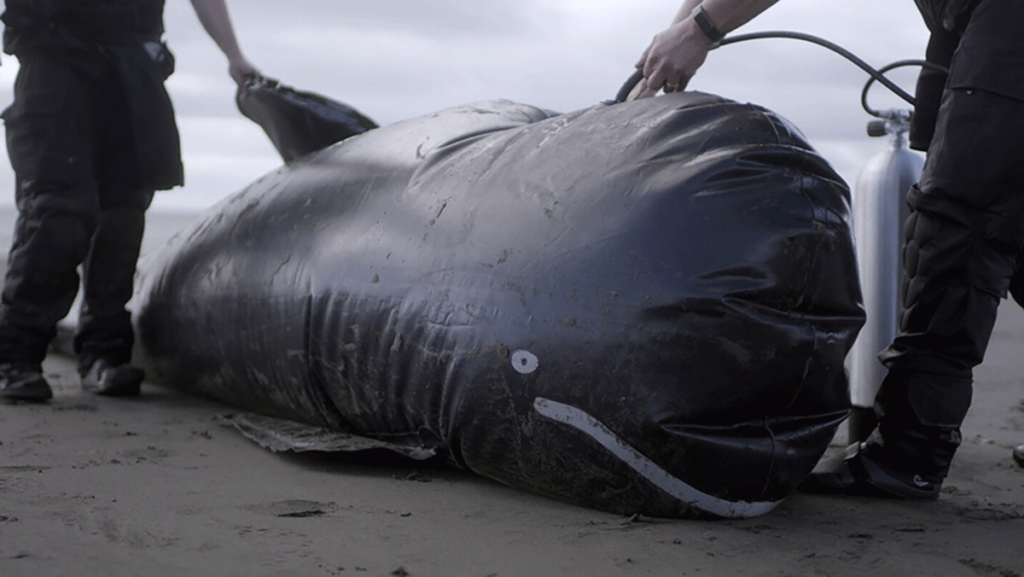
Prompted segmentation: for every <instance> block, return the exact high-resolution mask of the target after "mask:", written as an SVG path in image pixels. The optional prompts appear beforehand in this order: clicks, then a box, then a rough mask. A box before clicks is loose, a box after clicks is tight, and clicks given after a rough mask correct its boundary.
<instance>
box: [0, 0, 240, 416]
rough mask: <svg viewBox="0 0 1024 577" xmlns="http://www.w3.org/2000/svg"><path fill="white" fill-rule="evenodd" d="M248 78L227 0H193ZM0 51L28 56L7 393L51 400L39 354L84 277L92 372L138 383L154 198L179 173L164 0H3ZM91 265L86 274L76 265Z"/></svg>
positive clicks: (2, 373)
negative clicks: (138, 275)
mask: <svg viewBox="0 0 1024 577" xmlns="http://www.w3.org/2000/svg"><path fill="white" fill-rule="evenodd" d="M192 4H193V7H194V9H195V11H196V14H197V15H198V16H199V19H200V21H201V22H202V24H203V26H204V28H205V29H206V31H207V32H208V33H209V34H210V36H211V38H213V40H214V41H215V42H216V43H217V45H218V46H219V47H220V48H221V50H222V51H223V52H224V54H225V55H226V56H227V58H228V62H229V74H230V75H231V76H232V78H234V79H235V81H236V82H237V83H239V85H241V83H242V82H243V79H244V78H245V77H246V76H248V75H250V74H256V69H255V68H254V67H253V66H252V65H251V64H250V63H249V62H248V60H247V59H246V58H245V57H244V56H243V55H242V52H241V51H240V50H239V48H238V44H237V42H236V40H235V35H234V31H233V29H232V27H231V23H230V19H229V17H228V12H227V8H226V6H225V4H224V0H192ZM5 8H6V9H5V11H4V13H3V15H2V17H0V18H2V20H3V22H4V51H5V52H7V53H8V54H13V55H15V56H17V58H18V60H19V63H20V67H19V70H18V75H17V79H16V81H15V86H14V102H13V103H12V104H11V106H10V107H9V108H8V109H7V110H5V111H4V112H3V119H4V121H5V124H6V130H7V148H8V154H9V155H10V160H11V165H12V167H13V169H14V173H15V177H16V187H17V188H16V192H15V198H16V201H17V207H18V219H17V222H16V225H15V230H14V239H13V243H12V246H11V250H10V255H9V259H8V263H7V272H6V277H5V283H4V288H3V293H2V302H0V398H3V399H6V400H15V401H45V400H47V399H49V398H51V397H52V395H53V393H52V391H51V389H50V386H49V384H48V383H47V382H46V379H45V378H44V377H43V374H42V370H41V363H42V361H43V359H44V357H45V355H46V350H47V347H48V345H49V343H50V341H51V340H52V339H53V338H54V336H55V335H56V325H57V322H58V321H59V320H60V319H61V318H63V317H64V316H65V315H66V314H67V313H68V311H69V309H70V308H71V305H72V303H73V301H74V298H75V295H76V294H77V292H78V289H79V283H80V282H81V285H82V289H83V295H82V296H83V304H82V308H81V312H80V317H79V324H78V329H77V332H76V334H75V340H74V347H75V351H76V352H77V354H78V367H79V373H80V375H81V383H82V386H83V387H84V388H85V389H86V390H89V391H93V392H96V393H99V394H106V395H134V394H138V392H139V385H140V384H141V382H142V380H143V376H144V375H143V373H142V370H141V369H139V368H137V367H133V366H131V365H130V364H129V363H130V360H131V351H132V346H133V342H134V335H133V332H132V326H131V319H130V314H129V313H128V312H127V311H126V310H125V305H126V304H127V302H128V300H129V299H130V298H131V295H132V290H133V278H134V274H135V267H136V261H137V259H138V256H139V248H140V245H141V241H142V234H143V228H144V221H145V211H146V209H147V208H148V207H149V204H150V202H151V200H152V198H153V193H154V191H155V190H164V189H170V188H173V187H175V186H179V185H181V184H182V183H183V170H182V164H181V153H180V144H179V139H178V131H177V127H176V124H175V120H174V111H173V108H172V105H171V101H170V98H169V97H168V95H167V92H166V90H165V89H164V80H166V78H167V77H168V76H169V75H170V74H171V73H172V72H173V67H174V62H173V57H172V55H171V53H170V52H169V51H168V50H167V47H166V45H164V44H163V42H162V41H161V37H162V35H163V9H164V0H6V6H5ZM79 265H81V271H82V277H81V279H80V278H79V274H78V267H79Z"/></svg>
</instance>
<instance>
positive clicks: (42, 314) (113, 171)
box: [0, 48, 153, 369]
mask: <svg viewBox="0 0 1024 577" xmlns="http://www.w3.org/2000/svg"><path fill="white" fill-rule="evenodd" d="M19 60H20V65H21V66H20V69H19V71H18V76H17V80H16V84H15V99H14V103H13V104H12V105H11V107H10V108H8V109H7V110H6V111H5V112H4V115H3V118H4V120H5V123H6V128H7V147H8V153H9V155H10V160H11V165H12V166H13V168H14V172H15V175H16V185H17V190H16V200H17V206H18V220H17V224H16V229H15V231H14V240H13V244H12V247H11V251H10V255H9V259H8V263H7V273H6V278H5V283H4V289H3V293H2V305H0V362H17V363H30V364H38V363H40V362H41V361H42V359H43V358H44V356H45V354H46V349H47V346H48V344H49V342H50V341H51V340H52V339H53V337H54V335H55V333H56V324H57V322H58V321H59V320H60V319H61V318H63V317H64V316H65V315H67V313H68V311H69V310H70V308H71V306H72V304H73V301H74V299H75V296H76V294H77V292H78V289H79V284H80V282H81V285H82V289H83V295H82V296H83V300H82V308H81V312H80V318H79V324H78V327H79V328H78V333H77V335H76V339H75V347H76V349H77V351H78V353H79V366H80V369H85V368H88V366H89V365H90V364H91V363H92V362H93V361H94V360H95V359H97V358H98V357H101V356H102V357H106V358H108V359H110V360H111V361H113V362H114V363H115V364H116V363H124V362H127V361H128V360H129V359H130V356H131V349H132V345H133V334H132V326H131V322H130V317H129V313H128V312H127V311H126V310H125V304H126V303H127V302H128V300H129V299H130V298H131V295H132V288H133V287H132V284H133V279H134V274H135V266H136V260H137V259H138V256H139V248H140V244H141V240H142V233H143V228H144V218H145V217H144V215H145V211H146V209H147V208H148V206H149V204H150V202H151V200H152V198H153V192H152V190H147V189H145V188H143V186H142V184H141V181H140V178H139V175H138V174H137V172H138V171H137V170H136V166H137V165H138V160H137V154H136V150H135V148H136V146H135V142H136V139H135V138H134V136H133V132H132V130H133V126H132V120H131V114H130V112H129V109H130V106H129V103H128V102H127V97H126V95H125V90H124V89H123V87H122V86H123V83H122V82H121V81H120V80H119V76H118V72H117V69H116V66H115V65H114V64H113V63H112V62H111V59H110V58H108V57H106V56H105V55H104V53H103V52H102V51H101V50H100V49H98V48H96V49H92V48H90V49H81V48H75V49H71V48H69V49H67V50H60V49H51V50H41V51H34V52H31V53H29V54H19ZM79 266H81V269H80V270H81V273H82V278H81V279H80V278H79V273H78V270H79Z"/></svg>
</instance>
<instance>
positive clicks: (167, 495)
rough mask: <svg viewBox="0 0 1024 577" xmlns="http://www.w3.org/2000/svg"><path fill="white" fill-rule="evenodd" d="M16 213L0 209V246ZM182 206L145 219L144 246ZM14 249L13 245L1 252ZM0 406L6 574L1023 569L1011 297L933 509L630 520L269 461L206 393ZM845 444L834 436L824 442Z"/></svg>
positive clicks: (368, 462)
mask: <svg viewBox="0 0 1024 577" xmlns="http://www.w3.org/2000/svg"><path fill="white" fill-rule="evenodd" d="M11 218H12V211H11V210H6V211H4V210H0V243H3V245H4V247H6V246H9V237H4V235H6V234H9V231H10V224H9V223H10V222H11ZM191 218H192V217H191V216H190V215H171V214H163V215H162V214H151V215H150V225H149V231H148V233H147V239H146V243H145V247H144V252H149V251H152V250H156V249H157V248H158V247H159V246H161V245H162V244H163V242H164V241H165V240H166V239H167V238H168V237H169V236H170V235H171V234H173V232H174V231H175V230H177V229H178V227H180V226H181V225H182V224H184V223H186V222H188V221H189V220H191ZM4 250H6V249H4ZM44 369H45V371H46V373H47V378H48V379H50V381H51V383H52V384H53V385H54V388H55V393H56V397H55V399H54V400H53V402H51V403H49V404H47V405H0V575H3V576H5V577H15V576H22V575H24V576H32V577H40V576H50V575H75V576H89V575H97V576H98V575H104V576H105V575H147V576H171V575H247V576H251V575H335V576H337V575H357V576H358V575H366V576H377V575H380V576H391V575H396V576H400V575H411V576H437V577H459V576H467V577H487V576H546V575H551V576H556V575H581V576H582V575H587V576H594V575H598V576H603V575H616V576H618V575H623V576H629V575H658V576H661V575H688V576H696V575H705V576H708V575H735V576H747V575H749V576H762V575H764V576H767V575H773V576H774V575H830V576H844V575H850V576H853V575H857V576H862V575H865V574H869V575H877V576H886V575H911V574H913V575H936V576H939V575H941V576H983V577H986V576H992V577H1021V576H1024V468H1021V467H1018V466H1016V465H1015V464H1014V463H1013V461H1012V459H1011V457H1010V452H1011V449H1012V447H1013V446H1015V445H1016V444H1019V443H1022V442H1024V312H1022V311H1021V310H1020V308H1018V307H1017V306H1016V305H1015V304H1014V303H1013V302H1012V301H1004V303H1003V306H1002V309H1001V311H1000V318H999V322H998V324H997V327H996V331H995V334H994V336H993V339H992V344H991V346H990V349H989V354H988V357H987V359H986V361H985V363H984V364H983V365H982V366H981V367H979V368H978V369H977V371H976V391H975V402H974V406H973V407H972V409H971V413H970V415H969V416H968V420H967V422H966V424H965V426H964V438H965V442H964V445H963V447H962V448H961V450H960V452H959V454H958V457H957V460H956V462H955V464H954V467H953V470H952V472H951V476H950V478H949V479H948V480H947V483H946V486H945V488H944V491H943V495H942V497H941V499H940V500H939V501H937V502H934V503H905V502H897V501H885V500H871V499H864V498H845V497H838V498H837V497H822V496H813V495H802V494H797V495H794V496H793V497H791V498H790V499H789V500H787V501H786V502H785V503H783V504H782V505H781V506H780V507H779V508H778V509H777V510H776V511H775V512H773V513H770V514H768V515H766V516H763V517H760V518H756V519H750V520H742V521H714V522H708V521H700V522H698V521H679V520H665V519H651V518H646V517H640V518H626V517H621V516H616V515H609V514H605V513H601V512H597V511H592V510H588V509H582V508H579V507H574V506H571V505H566V504H563V503H559V502H556V501H552V500H549V499H546V498H542V497H537V496H534V495H530V494H527V493H523V492H520V491H517V490H513V489H510V488H507V487H504V486H502V485H499V484H497V483H494V482H491V481H488V480H485V479H481V478H479V477H476V476H474V475H472V474H469V473H466V472H463V471H459V470H455V469H451V468H448V467H444V466H441V465H429V464H428V465H424V464H421V463H412V462H407V461H402V460H400V459H397V458H394V457H389V456H384V455H378V454H367V455H362V456H356V457H353V456H338V455H324V454H314V455H309V454H305V455H289V454H274V453H270V452H268V451H265V450H263V449H261V448H260V447H258V446H256V445H255V444H253V443H251V442H249V441H247V440H246V439H244V438H243V437H242V436H241V435H240V434H238V433H236V432H235V431H234V430H233V429H228V428H224V427H222V426H220V425H218V424H217V423H216V422H215V418H216V416H217V415H221V414H225V413H229V412H231V408H230V407H226V406H223V405H220V404H217V403H214V402H211V401H207V400H204V399H199V398H195V397H191V396H187V395H184V394H181V393H178V392H175V391H172V390H168V389H165V388H161V387H157V386H154V385H151V384H148V383H147V384H144V386H143V395H142V396H141V397H139V398H137V399H107V398H100V397H95V396H92V395H89V394H86V393H83V392H82V391H81V390H80V389H79V385H78V379H77V375H76V374H75V371H74V361H73V360H72V359H70V358H68V357H65V356H61V355H58V354H52V355H50V357H49V358H48V359H47V361H46V363H45V365H44ZM839 445H840V443H839V442H838V441H837V443H836V448H838V447H839Z"/></svg>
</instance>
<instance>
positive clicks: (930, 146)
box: [630, 0, 1024, 500]
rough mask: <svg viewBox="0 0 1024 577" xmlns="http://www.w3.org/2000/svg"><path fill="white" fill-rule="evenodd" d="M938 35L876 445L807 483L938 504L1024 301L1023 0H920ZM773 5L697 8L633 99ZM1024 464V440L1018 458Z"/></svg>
mask: <svg viewBox="0 0 1024 577" xmlns="http://www.w3.org/2000/svg"><path fill="white" fill-rule="evenodd" d="M916 2H917V6H918V8H919V11H920V12H921V14H922V16H923V18H924V20H925V22H926V24H927V26H928V28H929V30H930V32H931V38H930V41H929V45H928V50H927V58H928V59H929V60H930V61H932V62H935V63H937V64H939V65H941V66H943V67H947V68H948V74H947V73H943V72H936V71H934V70H930V69H926V70H924V71H923V72H922V73H921V76H920V77H919V80H918V86H917V96H916V100H917V106H916V110H915V114H914V121H913V130H912V134H911V140H912V146H914V147H915V148H917V149H919V150H927V153H928V156H927V160H926V163H925V167H924V171H923V174H922V176H921V179H920V182H919V183H918V184H917V185H915V186H914V187H913V188H912V190H911V191H910V193H909V195H908V202H909V204H910V208H911V214H910V217H909V218H908V220H907V223H906V226H905V239H904V247H903V250H904V263H905V264H904V278H903V288H902V295H901V298H902V300H903V311H904V312H903V314H902V316H901V318H900V331H899V334H898V335H897V337H896V338H895V339H894V341H893V343H892V344H891V345H890V346H889V347H887V348H886V350H884V351H882V352H881V354H880V355H879V358H880V360H881V361H882V362H883V363H884V364H885V365H886V366H887V367H888V369H889V371H888V374H887V376H886V378H885V380H884V381H883V383H882V385H881V387H880V389H879V392H878V395H877V397H876V402H875V411H876V413H877V415H878V419H879V425H878V428H877V429H876V430H875V431H874V432H873V433H872V435H871V436H870V437H869V438H868V440H867V441H865V442H862V443H857V444H855V445H852V446H851V447H849V448H848V449H847V451H846V452H845V454H843V455H840V456H839V457H838V458H836V459H834V460H830V461H828V462H824V463H822V464H820V466H819V467H818V471H817V472H815V473H813V474H812V475H811V476H810V478H809V479H807V481H806V482H805V483H804V484H803V485H802V489H803V490H806V491H811V492H820V493H844V494H861V495H872V496H886V497H895V498H902V499H917V500H931V499H935V498H937V497H938V495H939V492H940V489H941V487H942V483H943V481H944V479H945V477H946V475H947V473H948V471H949V466H950V463H951V462H952V459H953V455H954V453H955V452H956V449H957V447H958V446H959V445H960V442H961V435H960V425H961V424H962V422H963V420H964V418H965V417H966V414H967V410H968V408H969V407H970V403H971V395H972V383H973V377H972V372H973V368H974V367H975V366H977V365H978V364H979V363H981V361H982V359H983V357H984V353H985V349H986V348H987V346H988V341H989V338H990V336H991V334H992V328H993V326H994V324H995V319H996V310H997V307H998V305H999V302H1000V300H1001V299H1003V298H1006V296H1007V294H1008V293H1009V294H1011V295H1012V296H1013V297H1014V299H1015V300H1016V301H1017V302H1018V303H1021V304H1024V273H1022V274H1017V271H1018V270H1022V271H1024V263H1022V262H1020V261H1021V255H1022V248H1024V162H1022V159H1024V139H1022V138H1021V137H1020V135H1021V134H1024V36H1021V33H1020V23H1021V22H1024V2H1019V1H1018V0H916ZM772 3H773V2H772V0H703V2H702V3H701V2H700V0H688V1H687V2H686V3H684V5H683V9H682V10H680V12H679V15H678V16H677V18H676V20H675V22H674V23H673V25H672V26H671V27H670V28H668V29H667V30H665V31H664V32H662V33H660V34H658V35H657V36H655V38H654V41H653V42H652V43H651V45H650V47H648V48H647V50H646V51H645V52H644V54H643V56H642V57H641V59H640V62H638V64H637V67H638V68H640V69H641V70H643V72H644V77H645V78H644V80H643V81H641V83H640V84H639V85H638V86H637V88H636V89H635V90H634V91H633V93H632V94H631V95H630V98H631V99H635V98H642V97H646V96H651V95H653V94H654V93H656V92H657V91H658V90H659V89H664V90H665V91H666V92H672V91H675V90H681V89H682V88H683V87H685V85H686V82H687V81H688V80H689V78H690V77H691V76H692V75H693V74H694V73H695V72H696V70H697V68H699V67H700V65H701V64H702V63H703V62H704V58H705V57H706V55H707V51H708V49H709V47H710V46H711V45H712V44H713V43H714V42H715V41H717V40H719V39H720V38H721V35H722V33H724V32H729V31H730V30H732V29H734V28H736V27H737V26H739V25H740V24H742V23H743V22H746V21H747V20H749V19H751V18H753V17H755V16H756V15H757V14H759V13H760V12H762V11H763V10H764V9H766V8H767V7H769V6H770V5H771V4H772ZM1015 458H1016V459H1017V460H1018V461H1020V462H1022V464H1024V446H1022V447H1021V448H1019V449H1018V450H1017V451H1015Z"/></svg>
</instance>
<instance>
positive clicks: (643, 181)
mask: <svg viewBox="0 0 1024 577" xmlns="http://www.w3.org/2000/svg"><path fill="white" fill-rule="evenodd" d="M848 200H849V199H848V189H847V187H846V185H845V184H844V183H843V182H842V180H841V179H840V177H839V176H837V175H836V173H835V172H833V170H832V169H831V168H830V167H829V165H828V164H827V163H826V162H825V161H824V160H823V159H822V158H821V157H820V156H818V155H817V154H816V153H815V152H814V151H813V150H812V149H811V148H810V146H809V145H808V144H807V143H806V142H805V140H804V139H803V137H802V136H801V135H800V134H799V133H798V132H797V131H796V130H795V129H794V128H793V127H792V126H791V125H789V124H788V123H787V122H786V121H784V120H782V119H780V118H779V117H778V116H776V115H774V114H773V113H771V112H769V111H766V110H764V109H762V108H759V107H756V106H751V105H743V104H737V103H734V102H730V101H727V100H723V99H720V98H718V97H714V96H710V95H704V94H697V93H685V94H676V95H671V96H665V97H659V98H653V99H648V100H644V101H638V102H633V103H628V104H619V105H602V106H597V107H594V108H591V109H587V110H582V111H579V112H575V113H571V114H564V115H561V116H554V117H552V116H550V115H549V114H548V113H546V112H544V111H542V110H540V109H537V108H534V107H531V106H525V105H521V104H515V103H512V102H507V101H496V102H487V103H481V104H476V105H471V106H463V107H458V108H453V109H450V110H445V111H442V112H438V113H436V114H433V115H430V116H425V117H422V118H416V119H412V120H408V121H405V122H400V123H397V124H393V125H390V126H386V127H383V128H379V129H376V130H372V131H369V132H367V133H365V134H362V135H360V136H356V137H353V138H350V139H348V140H345V141H343V142H341V143H339V144H336V145H334V146H332V147H329V148H327V149H325V150H322V151H319V152H316V153H313V154H311V155H309V156H305V157H303V158H301V159H299V160H297V161H295V162H292V163H289V164H288V165H286V166H284V167H282V168H281V169H279V170H277V171H276V172H273V173H271V174H269V175H267V176H265V177H263V178H262V179H260V180H259V181H258V182H256V183H254V184H252V185H251V186H250V187H248V188H247V189H245V190H244V191H242V192H240V193H239V194H236V195H235V196H233V197H231V198H229V199H227V200H225V201H223V202H221V203H220V204H219V205H217V206H216V207H214V208H213V209H212V210H210V211H209V212H208V213H207V214H206V215H205V216H204V217H203V218H202V219H201V221H200V222H198V223H197V224H196V225H195V226H194V227H193V228H192V229H191V230H188V231H185V232H184V233H181V234H180V235H179V237H178V238H177V240H176V242H174V243H172V245H171V246H169V247H167V249H165V250H164V252H163V253H162V254H161V255H159V256H158V257H157V259H156V261H155V262H151V263H150V265H149V267H148V268H147V269H146V270H145V272H144V273H143V274H142V275H141V277H140V280H139V282H138V289H137V294H136V304H137V307H136V309H137V312H136V319H137V325H138V344H139V349H138V355H137V359H139V361H140V362H141V363H142V364H143V365H144V366H145V368H146V370H147V371H148V373H147V374H148V375H149V376H151V377H153V378H154V380H156V381H159V382H163V383H166V384H169V385H172V386H174V387H178V388H181V389H185V390H188V391H192V392H195V393H199V394H202V395H207V396H210V397H214V398H217V399H220V400H222V401H225V402H227V403H230V404H233V405H237V406H238V407H243V408H245V409H248V410H251V411H253V412H255V413H259V414H263V415H270V416H273V417H279V418H282V419H288V420H292V421H298V422H301V423H305V424H308V425H314V426H318V427H323V428H326V429H331V430H338V431H349V432H354V433H356V434H358V435H362V436H365V437H369V438H372V439H377V440H383V441H386V442H387V443H390V444H393V445H394V446H398V447H410V448H415V449H418V450H422V452H423V453H425V454H436V455H441V456H444V457H446V458H447V459H448V460H450V461H451V462H453V463H455V464H457V465H460V466H462V467H465V468H468V469H471V470H473V471H475V472H477V473H479V474H481V475H484V476H486V477H490V478H492V479H496V480H499V481H501V482H503V483H506V484H508V485H511V486H514V487H520V488H523V489H527V490H530V491H533V492H537V493H541V494H545V495H548V496H552V497H555V498H558V499H562V500H565V501H569V502H573V503H577V504H582V505H586V506H590V507H595V508H598V509H602V510H606V511H612V512H618V513H625V514H631V513H644V514H649V515H655V516H670V517H674V516H707V515H710V516H718V517H747V516H754V515H760V514H763V513H766V512H768V511H770V510H771V509H772V508H773V507H775V506H776V505H777V504H778V503H779V502H780V501H782V500H783V499H784V498H785V497H786V496H787V495H789V494H790V493H791V492H792V491H793V490H794V488H795V487H796V485H797V484H798V483H799V482H800V481H801V480H802V479H803V478H804V477H805V476H806V475H807V473H808V472H809V471H810V470H811V469H812V468H813V466H814V464H815V463H816V461H817V460H818V458H819V457H820V456H821V455H822V453H823V452H824V450H825V449H826V447H827V445H828V444H829V442H830V439H831V438H832V436H833V434H834V432H835V431H836V428H837V426H838V424H839V423H840V422H841V420H842V419H843V418H845V417H846V415H847V412H848V406H849V401H848V392H847V382H846V376H845V372H844V368H843V361H844V358H845V356H846V353H847V351H848V350H849V348H850V346H851V344H852V342H853V340H854V338H855V336H856V333H857V331H858V330H859V328H860V326H861V324H862V323H863V313H862V310H861V307H860V292H859V285H858V282H857V275H856V265H855V261H854V250H853V245H852V241H851V235H850V223H849V206H848V204H849V203H848Z"/></svg>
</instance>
